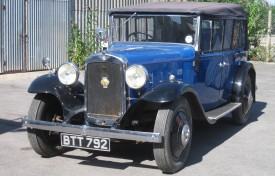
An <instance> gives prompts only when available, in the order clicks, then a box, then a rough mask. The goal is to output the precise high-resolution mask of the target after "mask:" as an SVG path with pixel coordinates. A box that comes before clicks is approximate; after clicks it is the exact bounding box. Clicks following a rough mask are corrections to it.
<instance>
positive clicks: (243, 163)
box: [0, 62, 275, 176]
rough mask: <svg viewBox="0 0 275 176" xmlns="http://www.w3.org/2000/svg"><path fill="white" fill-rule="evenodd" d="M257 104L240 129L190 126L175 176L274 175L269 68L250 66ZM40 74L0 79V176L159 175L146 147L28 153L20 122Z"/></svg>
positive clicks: (274, 80)
mask: <svg viewBox="0 0 275 176" xmlns="http://www.w3.org/2000/svg"><path fill="white" fill-rule="evenodd" d="M254 65H255V67H256V71H257V86H258V90H257V102H256V103H255V104H254V105H253V107H252V112H251V116H250V119H249V121H248V123H247V125H246V126H235V125H233V124H232V123H231V120H230V118H223V119H221V120H220V121H219V122H218V123H217V124H215V125H212V126H211V125H207V124H196V125H195V126H194V135H193V143H192V147H191V148H192V149H191V152H190V154H189V158H188V160H187V163H186V167H185V169H183V170H182V171H180V172H179V173H177V174H174V175H181V176H184V175H186V176H206V175H210V176H224V175H230V176H233V175H238V176H244V175H247V176H254V175H255V176H259V175H260V176H273V175H275V131H274V130H275V108H274V107H275V96H274V95H275V64H265V63H257V62H256V63H254ZM44 73H45V72H33V73H24V74H23V73H21V74H11V75H0V100H1V101H0V175H3V176H4V175H9V176H12V175H20V176H21V175H28V176H29V175H34V176H38V175H39V176H49V175H51V176H55V175H56V176H61V175H66V176H71V175H73V176H75V175H83V176H84V175H96V176H100V175H108V176H110V175H119V176H121V175H128V176H129V175H132V176H133V175H150V176H155V175H161V174H162V173H161V171H160V170H158V169H157V167H156V164H155V161H154V158H153V154H152V146H151V145H148V144H139V145H129V144H128V145H126V144H119V145H115V146H113V148H112V152H110V153H104V152H92V151H84V150H79V149H77V150H72V151H69V152H67V153H65V154H64V155H62V156H57V157H54V158H42V157H40V156H39V155H37V154H36V153H34V151H33V150H32V149H31V147H30V144H29V142H28V139H27V135H26V129H25V128H21V123H20V117H22V116H24V115H26V114H27V111H28V108H29V105H30V103H31V101H32V98H33V97H34V95H32V94H28V93H27V88H28V85H29V84H30V82H31V80H32V79H34V78H35V77H37V76H38V75H42V74H44Z"/></svg>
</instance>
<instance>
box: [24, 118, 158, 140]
mask: <svg viewBox="0 0 275 176" xmlns="http://www.w3.org/2000/svg"><path fill="white" fill-rule="evenodd" d="M22 125H23V126H25V127H28V128H34V129H40V130H48V131H55V132H61V133H70V134H77V135H84V136H86V135H87V136H95V137H107V138H112V139H124V140H131V141H141V142H152V143H161V140H162V137H161V135H160V133H150V132H142V131H130V130H119V129H110V128H99V127H90V126H86V125H82V126H81V125H70V124H64V123H54V122H47V121H41V120H32V119H28V117H23V118H22Z"/></svg>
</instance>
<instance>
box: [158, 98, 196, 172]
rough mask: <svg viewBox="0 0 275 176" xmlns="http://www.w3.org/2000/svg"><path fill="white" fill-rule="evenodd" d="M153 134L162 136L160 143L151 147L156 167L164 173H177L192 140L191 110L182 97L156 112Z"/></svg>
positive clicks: (182, 165)
mask: <svg viewBox="0 0 275 176" xmlns="http://www.w3.org/2000/svg"><path fill="white" fill-rule="evenodd" d="M154 132H156V133H160V134H161V136H163V139H162V142H161V143H159V144H158V143H155V144H154V145H153V151H154V157H155V160H156V163H157V165H158V167H159V168H160V169H161V170H162V171H163V172H165V173H175V172H178V171H179V170H181V169H182V168H183V167H184V163H185V161H186V159H187V156H188V153H189V150H190V146H191V140H192V116H191V110H190V107H189V103H188V101H187V100H186V99H185V98H184V97H181V98H179V99H178V100H177V101H175V102H174V103H173V104H171V105H166V106H164V107H162V108H161V109H160V110H159V111H158V114H157V118H156V122H155V126H154Z"/></svg>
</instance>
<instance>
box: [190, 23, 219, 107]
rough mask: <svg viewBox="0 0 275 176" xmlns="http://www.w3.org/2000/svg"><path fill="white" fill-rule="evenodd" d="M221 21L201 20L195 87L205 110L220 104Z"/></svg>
mask: <svg viewBox="0 0 275 176" xmlns="http://www.w3.org/2000/svg"><path fill="white" fill-rule="evenodd" d="M222 29H223V26H222V21H220V20H208V19H207V20H202V30H201V42H200V49H201V51H202V52H201V54H200V56H199V70H198V72H197V80H196V85H195V88H196V89H197V92H198V94H199V97H200V101H201V103H202V105H203V107H204V109H205V111H208V110H211V109H214V108H216V107H218V106H220V105H221V101H220V100H221V92H220V91H221V89H222V87H221V81H222V73H223V65H222V64H223V58H224V56H223V52H222V47H221V46H222V37H223V36H222Z"/></svg>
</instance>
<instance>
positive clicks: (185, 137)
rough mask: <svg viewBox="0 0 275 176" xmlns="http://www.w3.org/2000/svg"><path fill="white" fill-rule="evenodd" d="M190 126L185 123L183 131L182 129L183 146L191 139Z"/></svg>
mask: <svg viewBox="0 0 275 176" xmlns="http://www.w3.org/2000/svg"><path fill="white" fill-rule="evenodd" d="M190 136H191V135H190V127H189V125H188V124H185V125H184V126H183V128H182V131H181V143H182V145H183V147H185V146H186V145H187V144H188V142H189V140H190Z"/></svg>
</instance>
